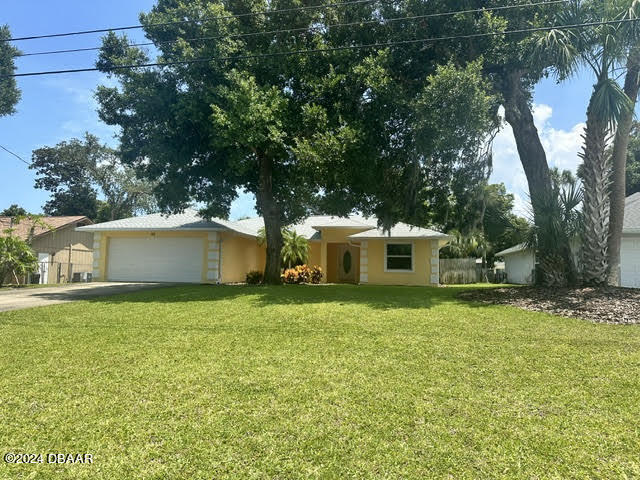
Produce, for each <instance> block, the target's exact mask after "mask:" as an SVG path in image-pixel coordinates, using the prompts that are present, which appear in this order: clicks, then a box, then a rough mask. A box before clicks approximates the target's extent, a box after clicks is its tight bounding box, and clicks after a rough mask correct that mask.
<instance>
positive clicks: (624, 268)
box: [496, 192, 640, 288]
mask: <svg viewBox="0 0 640 480" xmlns="http://www.w3.org/2000/svg"><path fill="white" fill-rule="evenodd" d="M496 257H503V258H504V261H505V271H506V272H507V281H508V282H509V283H519V284H530V283H532V282H533V271H534V268H535V264H536V257H535V252H534V251H533V250H531V249H528V248H526V246H525V245H524V244H520V245H515V246H513V247H511V248H507V249H506V250H503V251H501V252H498V253H496ZM620 285H622V286H623V287H633V288H640V192H639V193H634V194H633V195H630V196H628V197H627V198H626V199H625V207H624V223H623V226H622V244H621V246H620Z"/></svg>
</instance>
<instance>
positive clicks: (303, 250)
mask: <svg viewBox="0 0 640 480" xmlns="http://www.w3.org/2000/svg"><path fill="white" fill-rule="evenodd" d="M282 240H283V243H282V264H283V266H285V267H287V268H291V267H294V266H296V265H301V264H303V263H307V260H308V259H309V242H308V241H307V239H306V238H304V237H303V236H302V235H298V234H297V233H296V232H294V231H293V230H288V229H286V228H285V229H282ZM266 243H267V237H266V233H265V230H264V228H261V229H260V230H258V245H265V244H266Z"/></svg>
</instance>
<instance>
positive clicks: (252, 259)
mask: <svg viewBox="0 0 640 480" xmlns="http://www.w3.org/2000/svg"><path fill="white" fill-rule="evenodd" d="M220 236H221V239H222V282H223V283H235V282H244V281H245V280H246V275H247V273H248V272H250V271H252V270H259V271H263V270H264V266H265V256H266V249H265V247H264V246H260V245H258V242H257V240H256V239H255V238H250V237H242V236H239V235H235V234H233V233H232V232H223V233H222V234H221V235H220Z"/></svg>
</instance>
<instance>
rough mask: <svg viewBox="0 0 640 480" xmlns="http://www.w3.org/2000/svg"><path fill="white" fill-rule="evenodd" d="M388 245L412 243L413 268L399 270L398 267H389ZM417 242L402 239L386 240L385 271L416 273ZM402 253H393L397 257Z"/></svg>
mask: <svg viewBox="0 0 640 480" xmlns="http://www.w3.org/2000/svg"><path fill="white" fill-rule="evenodd" d="M387 245H411V270H398V269H395V268H394V269H389V268H387ZM415 253H416V252H415V244H414V242H407V241H402V240H396V241H392V240H387V241H386V242H384V272H385V273H415V266H416V255H415ZM397 256H402V255H392V257H397Z"/></svg>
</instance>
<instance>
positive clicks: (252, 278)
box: [246, 270, 264, 285]
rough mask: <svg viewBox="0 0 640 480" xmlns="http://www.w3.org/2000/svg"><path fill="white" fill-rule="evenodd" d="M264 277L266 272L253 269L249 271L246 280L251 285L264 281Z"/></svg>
mask: <svg viewBox="0 0 640 480" xmlns="http://www.w3.org/2000/svg"><path fill="white" fill-rule="evenodd" d="M263 278H264V274H263V273H262V272H261V271H259V270H252V271H250V272H249V273H247V276H246V282H247V283H248V284H249V285H258V284H260V283H262V279H263Z"/></svg>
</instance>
